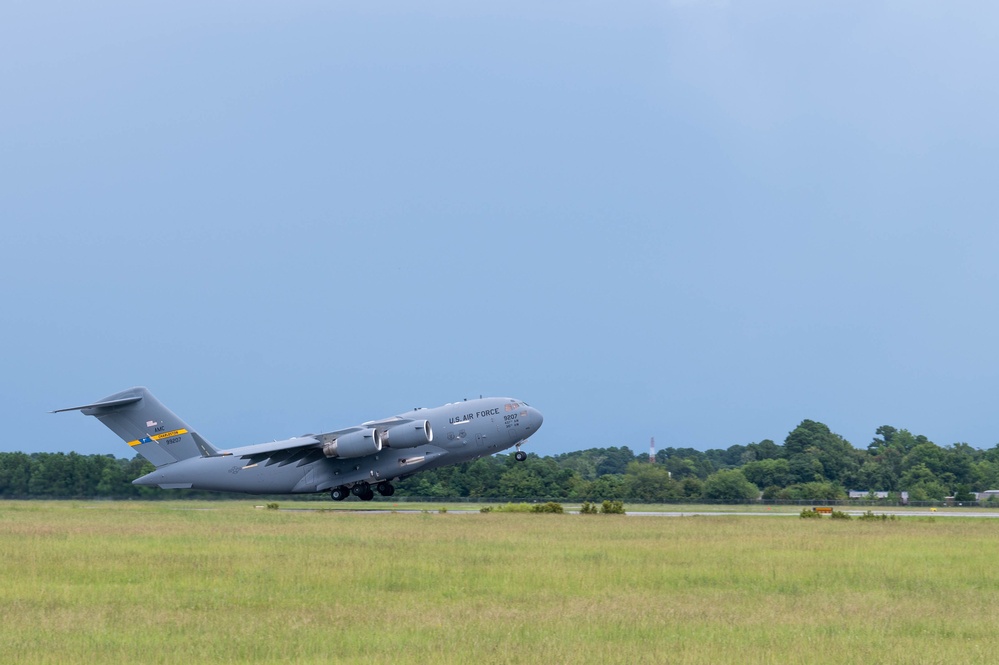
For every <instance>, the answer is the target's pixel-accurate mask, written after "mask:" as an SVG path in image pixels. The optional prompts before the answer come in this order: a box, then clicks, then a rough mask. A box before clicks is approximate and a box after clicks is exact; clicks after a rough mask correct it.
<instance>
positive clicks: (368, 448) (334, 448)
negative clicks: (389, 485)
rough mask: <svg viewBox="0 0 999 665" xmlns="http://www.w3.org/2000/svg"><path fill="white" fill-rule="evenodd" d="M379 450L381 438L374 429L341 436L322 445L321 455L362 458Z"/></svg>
mask: <svg viewBox="0 0 999 665" xmlns="http://www.w3.org/2000/svg"><path fill="white" fill-rule="evenodd" d="M381 449H382V436H381V434H379V433H378V430H374V429H363V430H361V431H359V432H351V433H349V434H342V435H340V436H338V437H337V438H335V439H333V440H332V441H327V442H326V443H324V444H323V454H324V455H326V456H327V457H343V458H350V457H364V456H366V455H374V454H375V453H377V452H380V451H381Z"/></svg>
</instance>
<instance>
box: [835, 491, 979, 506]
mask: <svg viewBox="0 0 999 665" xmlns="http://www.w3.org/2000/svg"><path fill="white" fill-rule="evenodd" d="M996 492H997V494H999V490H997V491H996ZM848 494H849V498H851V499H869V498H870V497H871V495H872V494H873V495H874V498H876V499H887V498H888V495H889V494H891V492H880V491H877V492H871V491H867V492H864V491H861V490H850V491H849V493H848ZM898 496H899V501H900V502H901V503H903V504H907V503H909V493H908V492H899V493H898Z"/></svg>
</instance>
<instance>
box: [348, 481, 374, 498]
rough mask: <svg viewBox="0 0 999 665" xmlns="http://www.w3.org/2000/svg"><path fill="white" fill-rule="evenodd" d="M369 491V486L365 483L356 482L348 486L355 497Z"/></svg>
mask: <svg viewBox="0 0 999 665" xmlns="http://www.w3.org/2000/svg"><path fill="white" fill-rule="evenodd" d="M370 491H371V486H370V485H368V484H367V483H357V484H356V485H354V486H353V487H351V488H350V493H351V494H353V495H354V496H356V497H360V496H361V495H362V494H364V493H365V492H370Z"/></svg>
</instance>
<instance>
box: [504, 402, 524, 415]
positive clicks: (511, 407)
mask: <svg viewBox="0 0 999 665" xmlns="http://www.w3.org/2000/svg"><path fill="white" fill-rule="evenodd" d="M519 406H520V404H518V403H517V402H510V403H509V404H507V405H505V406H504V409H503V410H504V411H506V412H507V413H509V412H510V411H516V410H517V408H518V407H519Z"/></svg>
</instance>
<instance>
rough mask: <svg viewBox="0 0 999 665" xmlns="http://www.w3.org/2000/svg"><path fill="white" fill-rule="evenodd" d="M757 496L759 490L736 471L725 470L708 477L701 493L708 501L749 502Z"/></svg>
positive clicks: (740, 472)
mask: <svg viewBox="0 0 999 665" xmlns="http://www.w3.org/2000/svg"><path fill="white" fill-rule="evenodd" d="M759 495H760V490H759V488H758V487H756V485H754V484H753V483H751V482H749V481H748V480H746V476H744V475H743V474H742V471H740V470H738V469H725V470H722V471H719V472H718V473H716V474H714V475H712V476H710V477H708V479H707V480H705V481H704V490H703V492H702V496H703V497H704V499H706V500H708V501H751V500H753V499H756V498H757V497H759Z"/></svg>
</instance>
